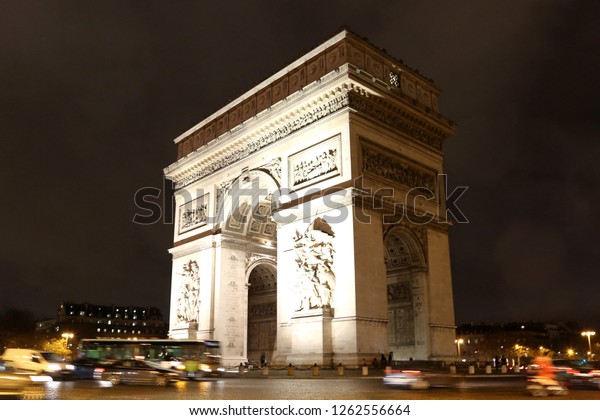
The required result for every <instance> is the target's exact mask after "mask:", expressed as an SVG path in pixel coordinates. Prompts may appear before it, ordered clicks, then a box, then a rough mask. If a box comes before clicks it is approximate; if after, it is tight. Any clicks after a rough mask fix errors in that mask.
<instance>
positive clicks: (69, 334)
mask: <svg viewBox="0 0 600 420" xmlns="http://www.w3.org/2000/svg"><path fill="white" fill-rule="evenodd" d="M62 337H63V338H64V339H65V347H66V349H67V351H69V338H73V337H74V335H73V333H64V334H63V335H62Z"/></svg>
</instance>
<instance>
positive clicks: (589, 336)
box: [581, 331, 596, 359]
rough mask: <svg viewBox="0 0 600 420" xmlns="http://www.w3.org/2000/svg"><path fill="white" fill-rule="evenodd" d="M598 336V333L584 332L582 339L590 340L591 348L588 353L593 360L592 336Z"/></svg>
mask: <svg viewBox="0 0 600 420" xmlns="http://www.w3.org/2000/svg"><path fill="white" fill-rule="evenodd" d="M593 335H596V331H583V332H582V333H581V336H582V337H587V339H588V346H589V348H590V351H589V352H588V354H589V355H590V359H591V358H592V336H593Z"/></svg>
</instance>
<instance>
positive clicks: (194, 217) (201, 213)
mask: <svg viewBox="0 0 600 420" xmlns="http://www.w3.org/2000/svg"><path fill="white" fill-rule="evenodd" d="M205 198H206V196H202V197H198V198H196V199H195V200H192V201H188V202H187V203H185V204H182V205H181V206H179V233H183V232H186V231H188V230H191V229H193V228H196V227H199V226H203V225H205V224H206V221H207V218H208V200H207V199H205Z"/></svg>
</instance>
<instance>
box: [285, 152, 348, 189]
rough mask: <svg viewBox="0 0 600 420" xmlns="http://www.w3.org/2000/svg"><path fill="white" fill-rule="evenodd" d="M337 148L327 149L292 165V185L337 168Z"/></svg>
mask: <svg viewBox="0 0 600 420" xmlns="http://www.w3.org/2000/svg"><path fill="white" fill-rule="evenodd" d="M337 152H338V151H337V149H329V150H326V151H324V152H323V153H320V154H318V155H316V156H314V157H313V158H312V159H310V160H303V161H301V162H299V163H297V164H296V165H294V186H296V185H298V184H301V183H303V182H306V181H309V180H311V179H314V178H317V177H319V176H321V175H325V174H328V173H331V172H333V171H337V170H338V166H337Z"/></svg>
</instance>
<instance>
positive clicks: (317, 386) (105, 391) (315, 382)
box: [47, 377, 600, 400]
mask: <svg viewBox="0 0 600 420" xmlns="http://www.w3.org/2000/svg"><path fill="white" fill-rule="evenodd" d="M524 386H525V382H524V381H523V380H513V381H501V382H498V381H496V382H494V381H490V380H482V381H477V380H471V381H469V382H465V383H463V384H462V385H461V386H460V387H459V388H435V389H429V390H419V391H416V390H405V389H398V388H392V387H388V386H385V385H384V384H383V382H382V379H381V378H378V377H365V378H359V377H358V378H334V377H329V378H327V377H321V378H285V377H280V378H275V377H270V378H261V377H246V378H224V379H207V380H204V381H198V382H196V381H190V382H188V381H182V382H178V383H176V384H173V385H170V386H167V387H157V386H143V385H119V386H112V385H111V384H110V383H108V382H102V381H93V380H80V381H66V382H53V383H51V384H49V386H48V397H47V398H48V399H57V400H144V399H146V400H148V399H150V400H516V399H524V400H528V399H531V400H536V399H537V400H539V398H533V397H530V396H529V395H528V394H527V393H526V392H525V389H524ZM545 399H546V400H598V399H600V391H595V390H571V392H570V393H569V395H568V396H566V397H547V398H545Z"/></svg>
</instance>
